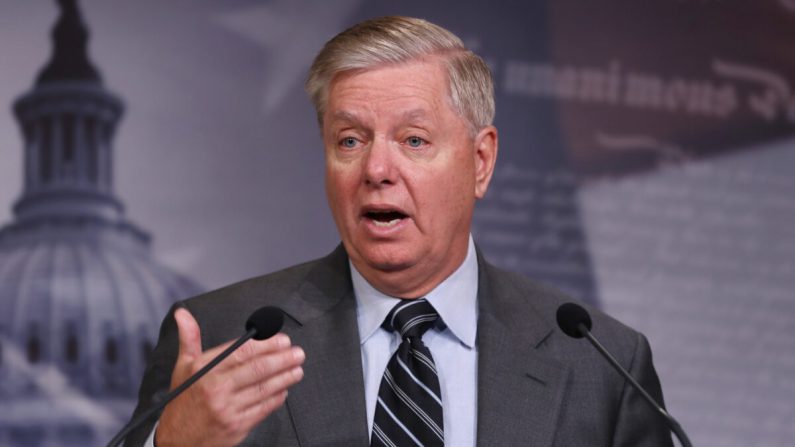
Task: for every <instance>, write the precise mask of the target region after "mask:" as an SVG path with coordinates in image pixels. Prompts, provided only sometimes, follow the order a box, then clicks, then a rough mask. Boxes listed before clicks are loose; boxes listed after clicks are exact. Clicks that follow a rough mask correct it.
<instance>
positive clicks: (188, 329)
mask: <svg viewBox="0 0 795 447" xmlns="http://www.w3.org/2000/svg"><path fill="white" fill-rule="evenodd" d="M174 320H175V321H176V323H177V334H178V336H179V352H178V354H177V363H178V364H180V363H188V362H190V361H193V360H194V359H195V358H197V357H199V356H200V355H201V354H202V339H201V332H200V330H199V324H198V323H197V322H196V319H195V318H193V315H191V314H190V312H188V310H187V309H184V308H179V309H177V310H175V311H174Z"/></svg>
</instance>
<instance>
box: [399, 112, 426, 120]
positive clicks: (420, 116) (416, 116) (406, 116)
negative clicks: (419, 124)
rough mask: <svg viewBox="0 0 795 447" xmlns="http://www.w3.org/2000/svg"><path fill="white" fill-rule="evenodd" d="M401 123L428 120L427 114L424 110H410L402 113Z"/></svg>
mask: <svg viewBox="0 0 795 447" xmlns="http://www.w3.org/2000/svg"><path fill="white" fill-rule="evenodd" d="M402 119H403V121H415V120H425V119H428V113H427V112H426V111H425V110H424V109H412V110H407V111H406V112H404V113H403V116H402Z"/></svg>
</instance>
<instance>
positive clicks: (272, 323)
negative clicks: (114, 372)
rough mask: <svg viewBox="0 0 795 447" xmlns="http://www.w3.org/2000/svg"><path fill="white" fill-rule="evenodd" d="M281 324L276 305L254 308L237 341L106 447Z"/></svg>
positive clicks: (115, 442)
mask: <svg viewBox="0 0 795 447" xmlns="http://www.w3.org/2000/svg"><path fill="white" fill-rule="evenodd" d="M282 324H284V315H283V312H282V310H281V309H279V308H278V307H271V306H265V307H260V308H259V309H257V310H255V311H254V313H252V314H251V316H250V317H248V320H246V333H245V334H243V336H242V337H240V338H238V339H237V341H235V342H234V343H232V345H231V346H229V347H228V348H226V349H225V350H224V352H222V353H220V354H218V356H217V357H215V358H214V359H212V361H210V363H208V364H206V365H204V367H203V368H202V369H200V370H199V371H198V372H197V373H196V374H194V375H192V376H190V377H188V380H186V381H185V382H183V383H182V384H181V385H180V386H178V387H176V388H174V389H173V390H172V391H171V392H170V393H168V394H166V396H165V397H164V398H163V400H162V401H160V402H158V403H157V405H155V406H154V407H152V408H150V409H148V410H146V411H145V412H143V413H141V414H140V415H139V416H138V417H137V418H135V419H133V420H132V421H130V422H129V423H127V425H125V426H124V428H122V429H121V431H119V433H117V434H116V436H114V437H113V439H111V440H110V442H109V443H108V445H107V447H116V446H117V445H119V444H120V443H121V441H123V440H124V438H125V437H126V436H127V435H128V434H129V433H130V432H131V431H133V429H135V428H136V427H138V426H139V425H141V424H143V423H144V422H146V421H147V420H148V419H149V418H150V417H152V416H153V415H154V414H155V413H157V412H158V411H160V410H162V409H163V407H165V406H166V405H167V404H168V403H169V402H171V401H172V400H174V398H175V397H177V396H179V395H180V394H182V392H183V391H185V390H186V389H187V388H188V387H189V386H191V385H193V383H194V382H196V381H197V380H199V379H201V378H202V377H203V376H204V375H205V374H207V373H208V372H209V371H210V370H211V369H213V368H214V367H215V366H216V365H218V364H219V363H221V361H222V360H223V359H225V358H227V357H229V354H231V353H233V352H234V351H235V350H236V349H237V348H239V347H240V346H241V345H242V344H243V343H245V342H247V341H248V340H249V339H251V338H253V339H254V340H265V339H266V338H270V337H273V336H274V335H276V333H277V332H279V329H281V328H282Z"/></svg>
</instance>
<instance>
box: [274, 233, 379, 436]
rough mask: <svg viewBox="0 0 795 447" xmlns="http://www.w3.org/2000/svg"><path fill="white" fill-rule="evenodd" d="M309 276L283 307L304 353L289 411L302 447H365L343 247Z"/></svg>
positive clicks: (353, 303)
mask: <svg viewBox="0 0 795 447" xmlns="http://www.w3.org/2000/svg"><path fill="white" fill-rule="evenodd" d="M327 261H328V262H323V263H321V264H320V265H318V267H316V268H315V269H314V270H313V271H311V272H310V273H309V275H308V277H307V281H306V282H305V283H304V285H303V286H302V287H301V288H300V290H299V291H298V292H297V293H296V295H295V296H294V297H292V299H291V300H290V305H289V306H285V311H286V312H287V313H288V314H289V315H290V316H292V317H294V319H295V320H296V321H297V322H298V325H296V327H295V328H294V329H292V330H291V331H290V332H289V335H290V337H291V338H292V340H293V343H294V344H297V345H299V346H301V347H302V348H303V349H304V350H305V351H306V361H305V363H304V373H305V374H304V379H303V380H302V381H301V382H300V383H298V384H297V385H295V386H294V387H292V388H291V389H290V391H289V395H288V397H287V408H288V411H289V412H290V417H291V419H292V422H293V424H294V426H295V431H296V433H297V435H298V439H299V443H300V445H302V446H314V445H323V446H357V445H362V446H366V445H368V433H367V415H366V411H365V399H364V380H363V378H362V366H361V349H360V346H359V332H358V325H357V320H356V300H355V298H354V296H353V287H352V286H351V282H350V272H349V270H348V264H347V257H346V256H345V254H344V251H343V250H342V249H341V248H338V249H337V250H336V251H335V252H334V253H332V254H331V255H330V256H329V258H327Z"/></svg>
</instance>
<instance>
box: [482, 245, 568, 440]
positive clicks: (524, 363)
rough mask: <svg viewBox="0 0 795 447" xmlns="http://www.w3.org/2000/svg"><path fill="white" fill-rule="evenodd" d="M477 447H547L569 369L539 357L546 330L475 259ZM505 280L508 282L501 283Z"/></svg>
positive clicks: (519, 298) (524, 299) (530, 310)
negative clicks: (477, 268) (476, 271)
mask: <svg viewBox="0 0 795 447" xmlns="http://www.w3.org/2000/svg"><path fill="white" fill-rule="evenodd" d="M478 263H479V271H480V274H479V286H478V303H479V317H478V430H477V438H478V442H477V444H478V445H516V446H519V445H528V446H533V447H548V446H551V445H552V442H553V440H554V435H555V427H556V420H557V418H558V414H559V412H560V406H561V402H562V399H563V394H564V391H565V388H566V380H567V377H568V374H569V371H568V368H567V367H565V366H564V365H563V364H561V363H559V362H557V361H555V360H552V359H549V358H547V357H545V356H543V355H542V354H541V352H540V350H539V346H540V345H541V343H542V342H543V340H544V339H545V338H546V337H547V336H548V335H549V334H550V332H551V327H550V326H549V324H548V323H546V322H545V321H544V320H543V319H541V318H540V316H539V315H538V314H537V313H536V311H535V310H534V309H533V308H532V306H530V305H529V304H528V302H529V301H531V299H532V298H531V297H526V296H517V295H514V296H508V294H507V293H506V287H501V285H499V284H497V283H496V281H498V280H499V279H498V278H497V277H495V275H497V274H496V273H493V272H492V271H491V270H490V267H489V266H488V265H487V264H486V263H485V262H483V260H482V258H481V257H480V256H479V257H478ZM506 282H508V281H506Z"/></svg>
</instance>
